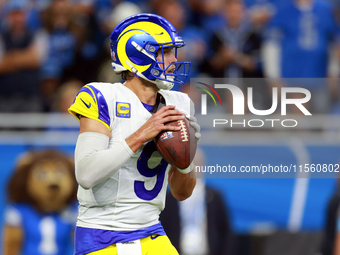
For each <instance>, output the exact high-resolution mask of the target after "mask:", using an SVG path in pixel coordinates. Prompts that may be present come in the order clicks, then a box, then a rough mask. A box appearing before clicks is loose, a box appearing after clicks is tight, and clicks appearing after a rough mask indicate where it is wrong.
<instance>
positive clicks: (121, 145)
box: [75, 132, 133, 189]
mask: <svg viewBox="0 0 340 255" xmlns="http://www.w3.org/2000/svg"><path fill="white" fill-rule="evenodd" d="M109 140H110V139H109V137H108V136H107V135H104V134H101V133H96V132H84V133H81V134H80V135H79V137H78V140H77V145H76V149H75V172H76V179H77V182H78V184H79V185H80V186H81V187H83V188H84V189H90V188H92V187H93V186H95V185H96V184H98V183H100V182H102V181H103V180H105V179H107V178H109V177H111V176H112V175H113V174H115V173H116V172H117V171H118V170H119V169H120V168H121V167H122V166H123V165H124V164H125V163H126V162H127V161H128V160H129V159H130V158H131V156H132V155H133V151H132V150H131V148H130V147H129V146H128V145H127V143H126V141H125V140H123V141H120V142H117V144H115V145H114V146H112V147H111V148H109Z"/></svg>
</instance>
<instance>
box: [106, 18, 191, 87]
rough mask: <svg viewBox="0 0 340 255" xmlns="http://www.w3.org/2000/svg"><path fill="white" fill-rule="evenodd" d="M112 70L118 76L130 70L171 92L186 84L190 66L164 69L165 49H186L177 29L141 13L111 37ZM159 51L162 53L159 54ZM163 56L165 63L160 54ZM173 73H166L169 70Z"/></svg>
mask: <svg viewBox="0 0 340 255" xmlns="http://www.w3.org/2000/svg"><path fill="white" fill-rule="evenodd" d="M110 42H111V43H110V48H111V57H112V67H113V69H114V71H115V72H116V73H121V72H122V71H126V70H129V71H131V72H132V73H134V74H135V75H136V76H138V77H141V78H143V79H145V80H147V81H150V82H152V83H154V84H156V85H157V87H158V88H159V89H166V90H169V89H171V88H172V87H173V86H174V84H175V83H177V84H184V83H185V81H186V80H187V78H188V76H189V72H190V65H191V63H190V62H176V63H171V64H169V66H167V67H165V66H164V48H166V47H172V48H173V49H175V52H174V55H175V57H176V58H177V49H178V48H180V47H183V46H184V45H185V43H184V41H183V40H182V38H181V37H179V36H178V34H177V31H176V29H175V27H174V26H173V25H172V24H171V23H170V22H169V21H168V20H166V19H164V18H163V17H160V16H158V15H155V14H147V13H141V14H136V15H133V16H130V17H128V18H126V19H124V20H123V21H121V22H120V23H119V24H118V25H117V26H116V28H115V29H114V30H113V31H112V33H111V36H110ZM158 50H159V51H158ZM160 52H161V53H162V61H158V60H157V54H159V53H160ZM170 66H171V68H175V70H174V71H173V72H171V73H166V71H167V70H168V69H169V68H170Z"/></svg>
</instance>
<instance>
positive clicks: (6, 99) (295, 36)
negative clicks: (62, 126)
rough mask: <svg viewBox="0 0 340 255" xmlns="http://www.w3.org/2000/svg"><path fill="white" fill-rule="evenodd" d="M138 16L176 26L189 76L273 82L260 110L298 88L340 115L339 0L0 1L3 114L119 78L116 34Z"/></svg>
mask: <svg viewBox="0 0 340 255" xmlns="http://www.w3.org/2000/svg"><path fill="white" fill-rule="evenodd" d="M140 12H150V13H155V14H158V15H161V16H163V17H165V18H166V19H168V20H169V21H170V22H171V23H172V24H173V25H174V26H175V27H176V28H177V30H178V32H179V34H180V35H181V36H182V37H183V39H184V41H185V42H186V43H187V45H188V46H187V47H184V48H183V49H182V50H181V51H180V52H179V53H180V55H179V56H178V58H179V60H186V61H190V62H192V67H191V74H190V77H191V78H197V77H205V78H206V77H211V78H217V77H225V78H228V79H238V78H267V81H268V82H266V84H265V86H262V87H261V88H259V90H258V91H256V90H255V92H254V94H255V97H257V99H258V100H259V101H260V102H261V106H260V107H265V108H266V109H268V108H267V107H268V105H269V107H270V105H271V91H272V90H271V88H272V87H281V86H293V87H305V88H307V89H308V90H310V91H311V93H312V100H311V101H310V105H309V106H308V107H310V109H311V110H312V111H313V112H314V113H332V112H333V113H338V112H340V103H339V102H340V90H339V84H338V82H337V78H338V77H339V73H340V71H339V70H340V65H339V61H340V51H339V48H340V47H339V45H340V43H339V40H338V34H339V28H338V27H339V24H340V1H338V0H243V1H242V0H188V1H185V0H148V1H142V0H129V1H122V0H0V112H51V111H59V112H66V111H67V108H68V106H69V105H70V104H71V103H72V101H73V98H74V96H75V94H76V93H77V91H78V90H79V88H80V87H81V86H83V85H84V84H86V83H89V82H94V81H99V82H112V83H113V82H117V81H120V80H121V78H120V77H119V76H117V75H116V74H115V73H114V72H113V71H112V68H111V65H110V62H111V60H110V52H109V41H108V40H109V39H108V38H109V35H110V33H111V31H112V30H113V28H114V27H115V26H116V25H117V24H118V22H120V21H121V20H122V19H124V18H126V17H128V16H130V15H133V14H136V13H140ZM286 78H298V79H294V80H291V79H288V80H287V79H286ZM300 78H301V79H302V80H304V79H306V78H312V79H308V81H306V80H305V81H301V80H300ZM324 78H332V79H327V80H326V79H324ZM237 85H238V86H240V87H241V88H242V89H243V90H245V88H246V86H245V84H243V85H242V84H237ZM246 85H247V86H248V84H246ZM253 85H254V84H253ZM174 89H176V90H184V88H183V87H179V86H175V88H174ZM256 95H257V96H256ZM313 98H314V100H313Z"/></svg>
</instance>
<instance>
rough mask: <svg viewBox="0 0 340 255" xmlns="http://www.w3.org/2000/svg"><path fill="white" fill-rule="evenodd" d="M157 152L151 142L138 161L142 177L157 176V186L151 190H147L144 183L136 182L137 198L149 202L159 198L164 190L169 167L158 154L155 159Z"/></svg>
mask: <svg viewBox="0 0 340 255" xmlns="http://www.w3.org/2000/svg"><path fill="white" fill-rule="evenodd" d="M155 152H157V148H156V145H155V143H154V142H153V141H151V142H149V143H148V144H146V145H145V147H144V149H143V151H142V154H141V155H140V157H139V159H138V161H137V169H138V172H139V173H140V174H141V175H143V176H145V177H149V178H152V177H155V176H156V178H157V180H156V184H155V186H154V187H153V188H152V189H150V190H149V189H146V188H145V182H144V181H135V183H134V190H135V193H136V195H137V197H139V198H140V199H143V200H148V201H150V200H152V199H154V198H155V197H157V195H158V194H159V192H160V191H161V190H162V187H163V183H164V177H165V171H166V167H167V165H168V163H167V162H166V161H165V160H164V159H163V158H160V157H161V156H160V155H159V154H158V153H157V154H158V156H159V157H155V154H154V153H155Z"/></svg>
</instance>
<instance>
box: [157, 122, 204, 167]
mask: <svg viewBox="0 0 340 255" xmlns="http://www.w3.org/2000/svg"><path fill="white" fill-rule="evenodd" d="M166 125H167V126H180V127H181V130H180V131H163V132H160V133H159V134H158V135H157V136H156V137H155V138H154V142H155V144H156V147H157V150H158V152H159V153H160V154H161V156H162V157H163V158H164V159H165V160H166V161H167V162H168V163H169V164H171V165H172V166H174V167H177V168H179V169H184V168H187V167H188V166H189V165H190V163H191V161H192V160H193V158H194V156H195V153H196V148H197V140H196V138H195V130H194V128H193V127H192V126H190V123H189V120H188V119H187V118H184V120H177V121H172V122H168V123H167V124H166Z"/></svg>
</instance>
